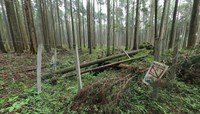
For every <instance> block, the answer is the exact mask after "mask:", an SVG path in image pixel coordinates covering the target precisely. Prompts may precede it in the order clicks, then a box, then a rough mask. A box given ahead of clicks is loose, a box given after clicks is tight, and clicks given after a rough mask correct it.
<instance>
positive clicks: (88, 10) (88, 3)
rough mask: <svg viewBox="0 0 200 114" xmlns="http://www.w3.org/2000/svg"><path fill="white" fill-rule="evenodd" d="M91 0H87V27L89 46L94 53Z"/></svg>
mask: <svg viewBox="0 0 200 114" xmlns="http://www.w3.org/2000/svg"><path fill="white" fill-rule="evenodd" d="M90 13H91V12H90V0H87V29H88V48H89V51H90V54H92V41H91V18H90V17H91V14H90Z"/></svg>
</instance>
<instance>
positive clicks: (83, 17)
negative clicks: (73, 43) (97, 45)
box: [82, 15, 86, 48]
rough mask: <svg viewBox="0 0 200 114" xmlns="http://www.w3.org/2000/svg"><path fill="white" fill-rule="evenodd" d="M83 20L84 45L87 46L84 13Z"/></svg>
mask: <svg viewBox="0 0 200 114" xmlns="http://www.w3.org/2000/svg"><path fill="white" fill-rule="evenodd" d="M82 22H83V26H82V27H83V47H84V48H85V47H86V41H85V40H86V39H85V19H84V15H83V16H82Z"/></svg>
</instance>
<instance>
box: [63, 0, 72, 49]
mask: <svg viewBox="0 0 200 114" xmlns="http://www.w3.org/2000/svg"><path fill="white" fill-rule="evenodd" d="M64 5H65V25H66V32H67V42H68V47H69V49H71V48H72V45H71V34H70V33H71V31H70V27H69V21H68V14H67V11H68V9H67V7H68V6H67V0H64Z"/></svg>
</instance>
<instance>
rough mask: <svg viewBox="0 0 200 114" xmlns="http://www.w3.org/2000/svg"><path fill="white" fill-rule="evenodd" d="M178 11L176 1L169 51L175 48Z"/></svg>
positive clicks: (176, 2)
mask: <svg viewBox="0 0 200 114" xmlns="http://www.w3.org/2000/svg"><path fill="white" fill-rule="evenodd" d="M177 9H178V0H175V7H174V14H173V21H172V28H171V33H170V39H169V47H168V48H169V49H171V48H172V47H173V44H174V39H175V33H176V32H175V31H176V30H175V25H176V13H177Z"/></svg>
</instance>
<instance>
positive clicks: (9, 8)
mask: <svg viewBox="0 0 200 114" xmlns="http://www.w3.org/2000/svg"><path fill="white" fill-rule="evenodd" d="M5 6H6V12H7V17H8V22H9V26H10V31H11V36H12V40H13V46H14V50H15V51H16V52H18V53H21V52H23V49H22V47H21V43H22V42H21V41H20V31H19V29H18V23H17V17H16V14H15V10H14V5H13V0H10V1H7V0H5Z"/></svg>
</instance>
